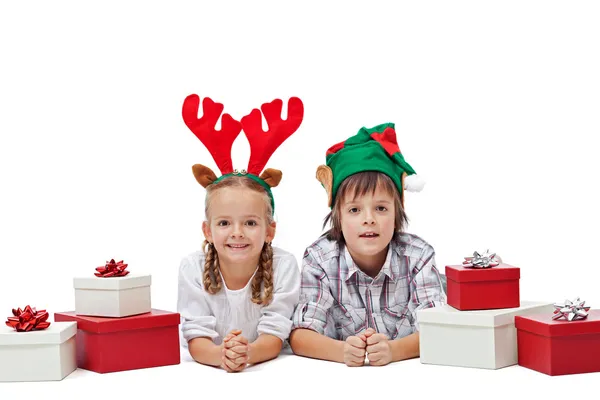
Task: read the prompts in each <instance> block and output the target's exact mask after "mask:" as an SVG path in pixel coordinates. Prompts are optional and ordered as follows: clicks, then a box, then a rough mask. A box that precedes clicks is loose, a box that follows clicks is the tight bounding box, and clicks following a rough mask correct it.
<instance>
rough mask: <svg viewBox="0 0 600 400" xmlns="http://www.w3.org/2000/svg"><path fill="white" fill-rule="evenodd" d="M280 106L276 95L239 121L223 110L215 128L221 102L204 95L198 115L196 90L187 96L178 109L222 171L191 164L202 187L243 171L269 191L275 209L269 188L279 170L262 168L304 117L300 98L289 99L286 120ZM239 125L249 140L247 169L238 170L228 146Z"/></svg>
mask: <svg viewBox="0 0 600 400" xmlns="http://www.w3.org/2000/svg"><path fill="white" fill-rule="evenodd" d="M282 106H283V101H282V100H281V99H275V100H273V101H272V102H270V103H265V104H263V105H262V106H261V110H262V114H261V111H260V110H258V109H256V108H255V109H253V110H252V111H251V112H250V114H248V115H246V116H245V117H243V118H242V119H241V120H240V121H236V120H235V119H233V118H232V117H231V115H229V114H223V118H221V130H216V129H215V125H216V123H217V121H218V120H219V117H220V116H221V113H222V112H223V104H220V103H215V102H214V101H212V100H211V99H210V98H208V97H205V98H204V100H203V101H202V111H203V115H202V117H201V118H198V110H199V107H200V97H199V96H198V95H197V94H191V95H189V96H187V97H186V99H185V100H184V102H183V107H182V110H181V113H182V117H183V121H184V122H185V124H186V125H187V127H188V128H189V129H190V130H191V131H192V133H194V135H196V137H197V138H198V139H199V140H200V141H201V142H202V143H203V144H204V146H205V147H206V148H207V150H208V151H209V152H210V154H211V155H212V157H213V159H214V160H215V162H216V164H217V167H218V168H219V170H220V171H221V174H222V175H221V176H220V177H217V175H216V174H215V173H214V172H213V171H212V170H211V169H210V168H209V167H207V166H204V165H202V164H195V165H193V166H192V172H193V173H194V177H195V178H196V181H197V182H198V183H199V184H200V185H202V187H204V188H205V187H207V186H208V185H212V184H214V183H217V182H220V181H221V180H223V179H226V178H228V177H230V176H234V175H244V176H246V177H248V178H250V179H252V180H254V181H256V182H258V183H259V184H260V185H262V187H263V188H264V189H265V190H266V192H267V194H268V195H269V198H270V200H271V208H272V210H273V212H275V201H274V199H273V193H272V192H271V188H273V187H275V186H277V185H279V182H280V181H281V177H282V172H281V171H280V170H278V169H273V168H267V169H265V170H264V171H263V168H264V167H265V165H266V164H267V162H268V161H269V158H271V156H272V155H273V153H274V152H275V150H277V148H278V147H279V146H280V145H281V144H282V143H283V142H284V141H285V140H286V139H287V138H288V137H290V136H291V135H292V134H293V133H294V132H296V130H297V129H298V128H299V127H300V124H301V123H302V119H303V117H304V105H303V104H302V101H301V100H300V99H299V98H297V97H291V98H290V99H289V101H288V112H287V119H285V120H284V119H282V118H281V109H282ZM263 114H264V117H265V119H266V121H267V124H268V126H269V129H268V131H267V132H265V131H264V130H263V128H262V116H263ZM242 129H243V130H244V133H245V135H246V138H247V139H248V143H250V160H249V161H248V169H247V170H245V169H242V170H239V171H238V170H237V169H235V170H234V169H233V162H232V160H231V148H232V146H233V142H234V141H235V139H236V138H237V136H238V135H239V134H240V132H241V131H242ZM261 172H262V173H261Z"/></svg>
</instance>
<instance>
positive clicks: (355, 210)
mask: <svg viewBox="0 0 600 400" xmlns="http://www.w3.org/2000/svg"><path fill="white" fill-rule="evenodd" d="M348 212H349V213H356V212H358V208H356V207H352V208H351V209H349V210H348Z"/></svg>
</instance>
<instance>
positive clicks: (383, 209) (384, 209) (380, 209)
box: [377, 206, 387, 211]
mask: <svg viewBox="0 0 600 400" xmlns="http://www.w3.org/2000/svg"><path fill="white" fill-rule="evenodd" d="M377 211H387V208H385V207H384V206H378V207H377Z"/></svg>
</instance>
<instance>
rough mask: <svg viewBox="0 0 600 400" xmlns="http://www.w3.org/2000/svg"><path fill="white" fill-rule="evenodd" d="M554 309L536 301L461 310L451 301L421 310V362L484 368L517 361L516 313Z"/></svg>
mask: <svg viewBox="0 0 600 400" xmlns="http://www.w3.org/2000/svg"><path fill="white" fill-rule="evenodd" d="M551 310H552V303H544V302H533V301H523V302H522V304H521V306H520V307H517V308H504V309H497V310H478V311H460V310H457V309H455V308H453V307H451V306H449V305H442V306H439V307H433V308H428V309H424V310H419V311H418V312H417V319H418V324H419V342H420V354H421V363H423V364H437V365H451V366H457V367H471V368H482V369H499V368H504V367H507V366H510V365H515V364H517V332H516V328H515V323H514V319H515V317H516V316H519V315H530V314H535V313H543V312H546V311H547V312H551Z"/></svg>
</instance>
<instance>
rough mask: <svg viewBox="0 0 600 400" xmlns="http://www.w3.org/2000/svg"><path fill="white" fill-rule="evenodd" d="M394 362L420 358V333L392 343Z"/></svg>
mask: <svg viewBox="0 0 600 400" xmlns="http://www.w3.org/2000/svg"><path fill="white" fill-rule="evenodd" d="M390 347H391V349H392V362H393V361H402V360H407V359H409V358H415V357H419V354H420V350H419V332H415V333H413V334H411V335H408V336H405V337H403V338H400V339H395V340H391V341H390Z"/></svg>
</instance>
